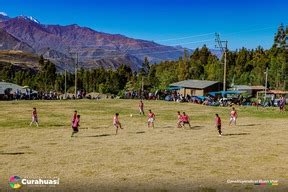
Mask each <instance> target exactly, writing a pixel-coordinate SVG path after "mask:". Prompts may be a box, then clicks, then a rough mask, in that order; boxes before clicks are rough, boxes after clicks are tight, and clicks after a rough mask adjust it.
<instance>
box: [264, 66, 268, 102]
mask: <svg viewBox="0 0 288 192" xmlns="http://www.w3.org/2000/svg"><path fill="white" fill-rule="evenodd" d="M264 73H265V96H264V101H266V96H267V86H268V67H267V68H266V72H264Z"/></svg>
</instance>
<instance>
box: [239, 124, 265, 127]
mask: <svg viewBox="0 0 288 192" xmlns="http://www.w3.org/2000/svg"><path fill="white" fill-rule="evenodd" d="M256 125H261V124H246V125H237V126H239V127H253V126H256Z"/></svg>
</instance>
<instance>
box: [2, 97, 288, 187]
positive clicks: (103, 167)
mask: <svg viewBox="0 0 288 192" xmlns="http://www.w3.org/2000/svg"><path fill="white" fill-rule="evenodd" d="M138 102H139V101H137V100H106V99H104V100H98V101H96V100H79V101H13V102H0V106H1V116H0V134H1V140H0V167H1V168H0V176H1V177H0V191H2V190H3V191H8V190H9V191H11V189H10V187H9V185H8V179H9V177H10V176H13V175H17V176H20V177H43V178H45V177H46V178H47V177H59V178H60V185H59V186H55V188H51V187H50V188H40V189H41V191H43V190H44V191H45V189H46V190H47V191H59V190H60V191H73V190H74V191H77V190H81V191H83V190H84V191H89V190H90V191H105V190H106V191H110V190H118V191H127V190H139V191H144V190H146V191H193V190H194V191H231V190H233V191H244V190H245V191H287V190H288V172H287V170H288V144H287V135H288V133H287V127H288V126H287V125H288V113H287V112H285V113H282V114H280V113H279V111H278V108H273V109H272V108H259V110H257V109H256V108H255V107H238V106H236V110H237V111H238V114H239V118H238V125H237V126H236V127H235V126H232V127H228V120H229V112H230V108H221V107H207V106H202V105H195V104H190V103H189V104H188V103H173V102H165V101H144V108H145V112H147V110H148V109H152V111H153V112H155V114H156V122H155V129H152V128H150V129H148V128H147V125H146V120H147V117H146V116H140V115H139V114H138ZM33 107H36V108H37V111H38V116H39V120H40V126H39V128H37V127H35V126H33V127H29V123H30V121H31V112H32V108H33ZM75 109H76V110H78V112H79V114H80V115H81V122H80V125H81V127H80V132H79V133H78V136H77V137H75V138H71V137H70V135H71V132H72V129H71V125H70V124H71V118H72V114H73V111H74V110H75ZM178 110H179V111H181V112H183V111H185V112H186V113H187V114H188V115H189V116H190V118H191V124H192V129H190V128H188V127H187V128H186V129H177V128H176V122H177V114H176V112H177V111H178ZM116 112H118V113H120V121H121V123H122V125H123V127H124V129H123V130H119V135H117V136H115V129H114V128H113V125H112V118H113V115H114V113H116ZM215 113H219V115H220V117H221V118H222V126H223V134H224V135H223V136H222V137H219V136H218V134H217V130H216V128H215V126H214V117H215ZM130 114H133V117H130ZM237 179H238V180H260V179H262V180H268V179H269V180H278V186H256V185H253V184H231V183H227V180H237ZM22 189H23V190H24V191H25V190H28V189H29V190H30V191H31V190H32V191H33V190H38V191H40V189H39V188H27V186H23V187H22Z"/></svg>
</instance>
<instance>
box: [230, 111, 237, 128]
mask: <svg viewBox="0 0 288 192" xmlns="http://www.w3.org/2000/svg"><path fill="white" fill-rule="evenodd" d="M237 117H238V114H237V111H236V109H235V108H234V107H232V110H231V112H230V121H229V126H231V124H232V123H234V125H236V119H237Z"/></svg>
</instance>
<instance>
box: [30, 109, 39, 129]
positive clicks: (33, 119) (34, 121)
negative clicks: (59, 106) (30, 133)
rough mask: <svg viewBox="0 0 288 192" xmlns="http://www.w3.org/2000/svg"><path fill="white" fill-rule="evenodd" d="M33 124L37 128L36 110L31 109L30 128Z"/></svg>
mask: <svg viewBox="0 0 288 192" xmlns="http://www.w3.org/2000/svg"><path fill="white" fill-rule="evenodd" d="M33 123H35V124H36V126H37V127H38V126H39V123H38V115H37V110H36V108H35V107H34V108H33V111H32V121H31V123H30V127H31V125H32V124H33Z"/></svg>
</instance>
